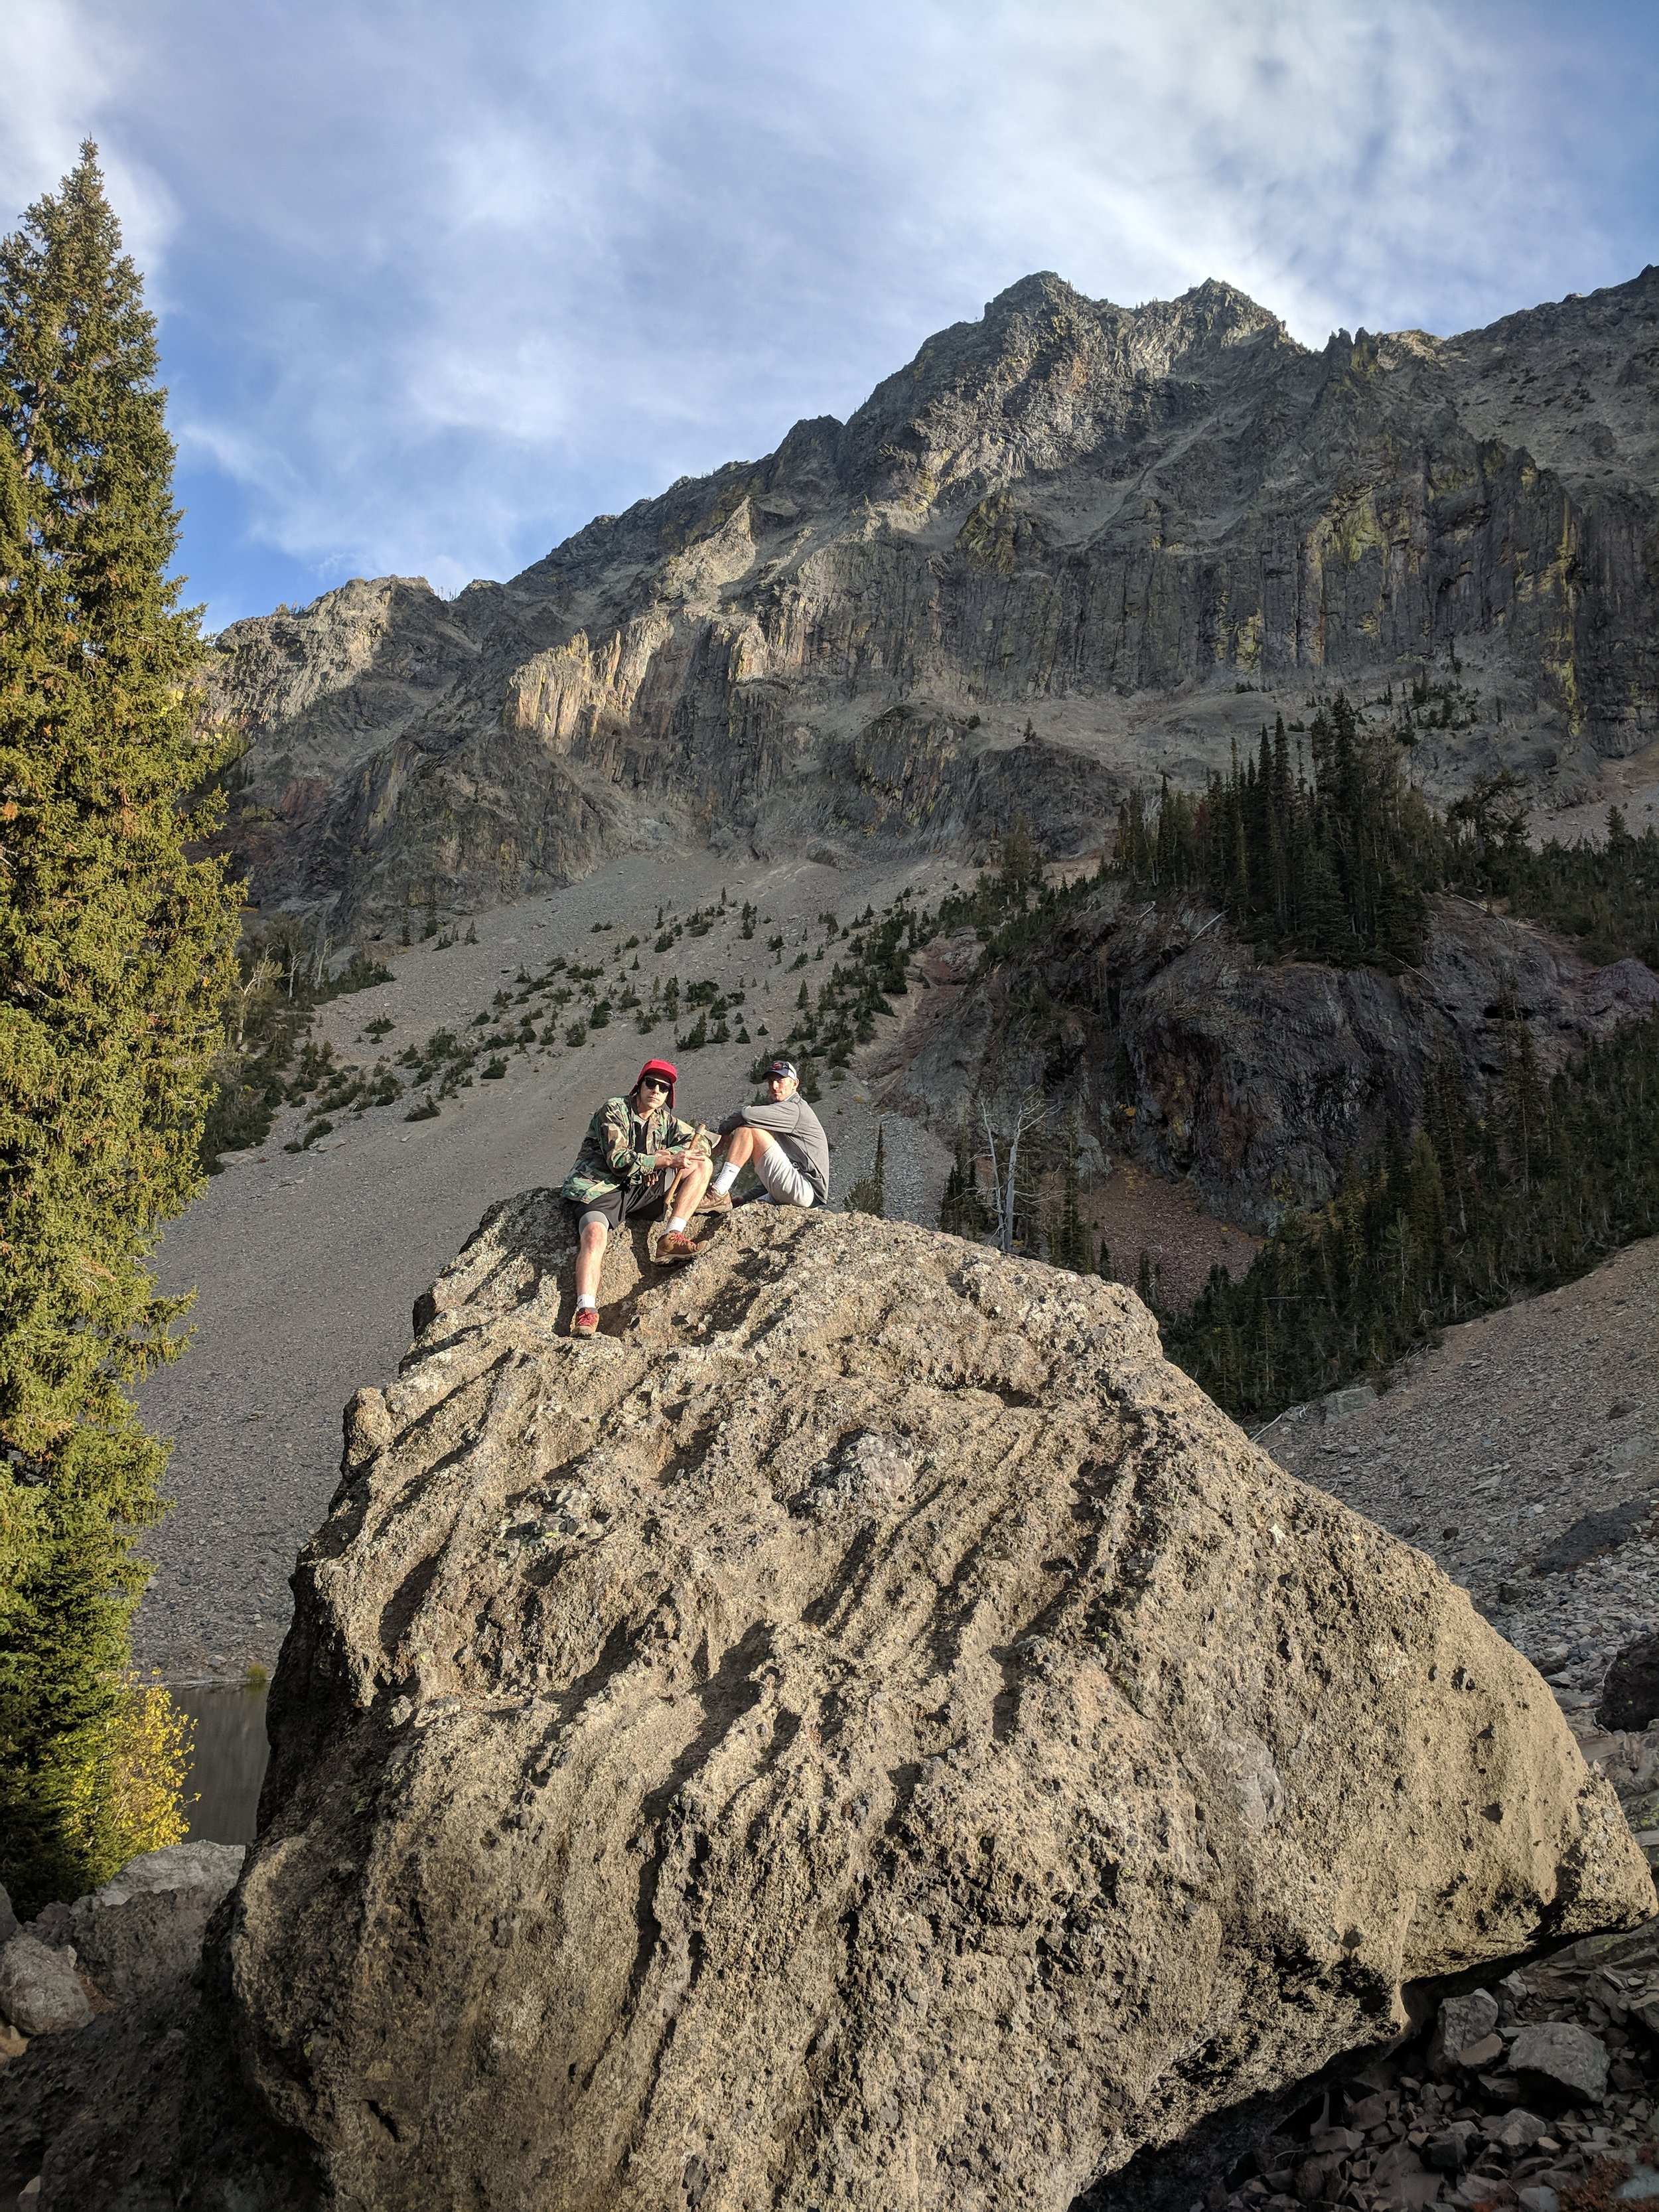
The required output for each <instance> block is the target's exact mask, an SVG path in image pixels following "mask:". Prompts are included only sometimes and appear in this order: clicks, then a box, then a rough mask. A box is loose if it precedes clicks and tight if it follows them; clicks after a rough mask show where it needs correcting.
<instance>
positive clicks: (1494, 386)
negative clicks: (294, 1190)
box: [213, 269, 1659, 937]
mask: <svg viewBox="0 0 1659 2212" xmlns="http://www.w3.org/2000/svg"><path fill="white" fill-rule="evenodd" d="M1656 363H1659V270H1654V269H1649V270H1644V273H1643V274H1642V275H1641V276H1639V277H1638V278H1636V279H1635V280H1634V281H1633V282H1632V283H1627V284H1623V285H1619V286H1615V287H1613V288H1610V289H1607V290H1603V291H1599V292H1595V293H1592V294H1590V295H1588V296H1587V297H1584V298H1573V299H1568V300H1565V301H1560V302H1558V303H1556V304H1554V305H1552V306H1547V307H1538V308H1535V309H1533V310H1530V311H1528V313H1523V314H1517V315H1512V316H1510V317H1508V318H1506V319H1504V321H1503V322H1501V323H1498V324H1496V325H1493V326H1492V328H1491V329H1490V330H1486V331H1474V332H1471V333H1468V334H1466V335H1464V336H1462V337H1455V338H1450V339H1444V340H1443V339H1439V338H1435V337H1429V336H1427V335H1425V333H1423V332H1421V331H1404V332H1399V333H1396V334H1394V335H1392V336H1381V337H1374V336H1368V335H1367V334H1366V333H1365V332H1364V331H1361V332H1360V333H1359V334H1358V337H1350V336H1349V335H1348V333H1347V332H1346V331H1342V332H1339V333H1338V334H1337V335H1336V336H1335V337H1333V338H1332V339H1331V341H1330V343H1328V345H1327V346H1326V347H1324V348H1323V349H1322V350H1319V351H1313V350H1310V349H1308V348H1306V347H1304V346H1302V345H1300V344H1298V343H1297V342H1296V341H1295V340H1294V339H1293V338H1291V336H1290V335H1289V333H1288V332H1287V331H1286V330H1285V326H1284V325H1283V324H1282V323H1280V322H1279V320H1278V319H1277V318H1276V317H1274V316H1273V315H1272V314H1271V313H1268V312H1267V310H1266V309H1264V308H1262V307H1258V306H1256V305H1255V303H1254V302H1253V301H1250V300H1248V299H1246V298H1245V297H1244V296H1243V295H1242V294H1241V293H1238V292H1237V291H1234V290H1233V289H1231V288H1230V287H1228V286H1227V285H1225V284H1222V283H1205V284H1202V285H1200V286H1199V287H1197V288H1196V289H1194V290H1193V291H1191V292H1188V293H1187V294H1186V295H1183V296H1182V298H1181V299H1179V300H1176V301H1167V302H1166V301H1154V302H1152V303H1149V304H1148V305H1146V306H1145V307H1139V308H1135V309H1133V310H1130V309H1124V308H1121V307H1114V306H1113V305H1111V304H1110V302H1109V301H1091V300H1087V299H1085V298H1084V297H1082V296H1081V295H1079V293H1077V292H1075V291H1073V289H1072V288H1071V287H1070V286H1069V285H1067V284H1066V283H1062V282H1061V281H1060V278H1058V277H1056V276H1048V275H1043V276H1030V277H1027V278H1025V279H1024V281H1023V282H1021V283H1018V284H1016V285H1014V286H1012V288H1011V289H1009V290H1008V291H1006V292H1005V293H1003V294H1002V295H1000V297H999V298H998V299H995V300H994V301H991V302H990V304H989V306H988V307H987V309H986V311H985V313H984V316H983V317H982V319H981V320H979V321H977V322H974V323H959V324H957V325H953V326H952V327H951V329H949V330H946V331H941V332H939V334H938V335H937V336H936V337H933V338H930V339H929V340H928V342H927V344H926V345H925V346H924V347H923V348H922V349H921V352H920V353H919V354H918V355H917V356H916V358H915V361H913V362H911V363H910V364H909V365H908V368H904V369H902V370H901V371H900V372H899V373H898V374H896V375H895V376H892V377H890V378H888V379H887V380H886V381H885V382H884V383H883V384H881V385H880V386H878V388H877V390H876V391H875V392H873V393H872V396H871V398H869V400H868V401H866V404H864V406H862V407H861V408H860V409H859V410H858V411H857V412H856V413H855V414H854V416H853V417H852V418H851V420H850V421H848V422H845V423H842V422H836V421H835V420H834V419H832V418H829V417H825V418H823V419H821V420H818V421H814V422H800V423H798V424H797V425H796V426H795V428H793V430H792V431H791V432H790V433H789V435H788V436H787V438H786V439H785V440H784V441H783V443H782V444H781V446H780V447H778V449H777V451H776V452H775V453H771V454H769V455H768V456H767V457H766V458H765V459H763V460H759V461H756V462H753V463H748V462H733V463H732V464H730V465H727V466H726V467H725V468H722V469H720V470H719V471H716V472H715V473H714V475H713V476H711V477H702V478H699V479H697V480H695V481H693V480H690V479H685V480H683V481H682V482H681V483H678V484H676V485H674V486H673V487H672V488H671V489H669V490H668V491H667V492H665V493H664V494H663V495H661V497H659V498H657V499H653V500H642V501H640V502H639V503H638V504H637V505H636V506H635V507H630V508H629V511H628V512H627V513H625V514H623V515H620V516H614V515H613V516H601V517H599V519H598V520H595V521H593V522H592V523H590V524H589V525H588V526H586V528H585V529H583V530H581V531H579V532H577V533H576V534H575V535H574V537H573V538H569V539H568V540H567V541H566V542H565V543H564V544H562V545H560V546H559V547H557V548H556V550H554V551H553V552H551V553H550V554H549V555H548V556H547V557H546V558H545V559H544V560H543V561H540V562H537V563H536V564H535V565H534V566H533V567H532V568H527V569H526V570H525V571H524V573H523V574H521V575H519V576H517V577H515V578H514V579H513V580H512V581H511V582H510V583H508V584H505V585H501V584H493V583H477V584H473V585H471V586H469V587H468V588H467V589H466V590H465V592H462V593H460V595H459V597H458V598H457V599H454V600H453V601H451V602H445V601H443V600H441V599H439V598H438V597H437V595H436V594H435V592H432V591H431V590H430V588H429V587H428V586H427V585H426V584H425V583H424V582H422V581H421V580H418V579H415V580H411V579H408V578H398V577H388V578H382V579H381V580H379V581H378V582H374V583H364V582H356V583H351V584H348V585H346V586H343V587H342V588H340V589H339V590H337V591H334V592H329V593H327V594H326V595H325V597H324V598H322V599H319V600H318V601H317V602H316V603H315V604H314V605H312V606H310V607H307V608H306V609H303V610H301V611H298V612H295V611H289V610H283V611H278V612H277V613H275V614H272V615H269V616H264V617H258V618H255V619H252V620H249V621H246V622H243V623H236V624H234V626H233V627H232V628H231V629H228V630H227V631H225V632H224V633H223V635H222V637H221V638H220V640H219V641H218V646H219V650H218V655H217V663H216V672H215V675H214V678H213V700H214V704H215V706H216V708H217V710H218V711H220V712H221V713H222V714H225V715H227V716H228V717H229V718H231V719H232V720H234V721H235V722H236V723H237V724H239V725H240V727H241V728H242V729H243V731H244V732H246V737H247V739H248V750H247V753H246V758H245V759H244V761H243V763H241V766H240V769H239V771H238V773H237V775H236V777H235V779H234V781H235V783H236V789H235V791H234V794H233V796H234V807H233V820H232V823H231V828H230V831H229V836H230V839H231V842H233V844H234V848H235V850H236V851H237V852H238V854H240V857H241V860H242V861H243V863H244V864H245V865H246V866H247V868H248V869H249V870H250V871H251V873H252V880H253V884H254V886H255V890H256V893H257V895H258V896H259V897H260V898H261V899H262V900H264V901H266V902H270V901H273V900H276V899H281V898H289V899H292V900H295V901H297V902H300V903H301V904H308V905H313V906H320V907H324V908H330V909H331V912H332V915H333V918H334V924H335V933H336V936H337V937H338V936H339V935H340V934H341V933H342V932H343V931H351V932H354V933H356V932H362V931H366V930H368V929H371V928H385V927H393V926H395V925H396V923H397V922H398V918H399V917H400V916H407V915H410V913H411V911H413V912H416V913H421V912H425V911H428V910H430V911H432V912H433V913H434V914H435V915H439V916H441V917H444V918H447V917H448V916H449V915H452V914H453V913H455V912H458V911H463V912H464V911H469V910H472V909H476V908H481V907H484V906H488V905H491V904H494V903H496V902H499V901H501V900H503V899H507V898H510V897H513V896H517V895H518V894H520V893H521V892H524V891H526V890H535V889H538V888H541V887H544V886H545V885H547V884H550V883H560V882H565V881H568V880H569V879H571V878H573V877H574V876H577V875H580V874H583V873H585V872H586V871H587V870H588V869H590V868H591V867H592V866H593V865H594V864H595V862H596V861H597V860H599V858H600V857H601V856H602V855H603V854H605V853H607V852H611V851H615V850H617V849H618V848H621V847H624V846H638V845H647V846H648V845H650V844H651V843H653V842H660V841H662V840H664V839H665V838H670V837H678V838H684V837H685V836H687V835H689V834H707V835H708V836H711V837H712V838H714V839H715V840H716V841H726V842H727V843H729V844H735V845H737V846H738V848H740V849H741V848H744V847H746V846H747V845H753V846H755V847H756V848H757V849H781V848H783V847H786V846H787V847H790V848H796V849H803V850H805V849H811V848H813V847H814V846H815V845H817V846H821V847H822V848H823V849H825V850H828V851H829V852H831V853H833V852H835V851H836V849H838V848H842V849H845V848H846V847H847V846H848V843H849V842H850V841H853V840H857V841H858V847H859V849H860V850H862V851H867V849H868V848H867V847H866V846H865V844H864V840H865V839H866V837H867V836H878V837H881V838H884V839H889V840H895V841H898V842H900V843H902V844H903V843H908V844H909V845H912V846H914V845H925V846H931V847H937V846H939V845H940V844H949V843H951V842H952V841H957V840H962V839H967V840H969V841H973V840H976V839H979V838H982V837H984V836H987V834H989V833H990V832H992V831H994V830H995V829H999V828H1006V826H1007V824H1008V823H1009V822H1010V821H1011V820H1012V818H1013V817H1014V815H1015V814H1017V813H1024V815H1025V816H1026V817H1027V818H1028V819H1029V820H1030V823H1032V826H1033V828H1034V829H1036V832H1037V834H1038V836H1039V838H1040V840H1041V841H1042V842H1043V843H1044V844H1045V846H1046V847H1047V848H1048V849H1050V850H1052V851H1056V852H1060V851H1066V850H1071V849H1076V848H1077V847H1078V846H1079V844H1087V843H1089V842H1092V841H1093V840H1094V839H1095V838H1096V837H1097V835H1098V829H1099V824H1100V822H1101V819H1102V817H1103V815H1105V814H1107V813H1108V812H1109V808H1110V806H1111V805H1114V804H1115V800H1116V799H1117V797H1118V796H1119V795H1121V792H1122V790H1123V788H1124V787H1125V786H1126V783H1127V781H1137V782H1141V783H1146V782H1147V781H1155V779H1156V777H1157V775H1158V772H1159V771H1160V770H1164V769H1167V770H1168V771H1169V772H1170V774H1171V775H1173V776H1175V777H1176V780H1177V781H1194V780H1195V779H1197V778H1198V777H1200V775H1201V774H1202V772H1203V770H1204V769H1205V768H1206V767H1207V766H1209V765H1212V764H1224V763H1225V760H1226V758H1227V754H1228V748H1229V745H1230V744H1231V741H1232V740H1233V739H1234V738H1248V737H1249V736H1252V735H1253V734H1254V732H1255V726H1256V723H1257V721H1258V720H1259V719H1260V717H1261V713H1262V711H1263V710H1264V707H1265V708H1266V711H1267V712H1268V714H1269V715H1270V716H1271V712H1272V706H1271V703H1270V702H1264V700H1263V699H1261V697H1258V696H1241V695H1244V694H1255V693H1258V692H1262V691H1267V692H1272V691H1273V690H1275V689H1276V688H1277V687H1279V686H1280V685H1281V684H1282V685H1283V686H1284V687H1285V690H1284V696H1283V699H1282V701H1281V702H1280V703H1282V704H1283V705H1284V707H1285V710H1286V713H1287V714H1292V715H1293V714H1297V712H1298V711H1299V710H1300V708H1302V707H1303V706H1304V704H1305V703H1306V701H1307V698H1308V696H1309V693H1310V690H1321V689H1323V690H1327V691H1329V690H1334V688H1335V687H1336V685H1337V684H1339V683H1340V684H1346V686H1347V687H1348V688H1349V689H1350V690H1355V689H1362V690H1363V689H1364V688H1365V687H1366V686H1371V687H1373V688H1375V689H1376V690H1380V689H1381V687H1382V684H1383V683H1384V682H1385V681H1389V680H1390V679H1391V680H1393V681H1394V682H1395V684H1396V686H1398V685H1399V684H1401V683H1402V682H1403V681H1405V680H1407V678H1410V679H1411V680H1413V681H1415V680H1416V679H1417V678H1419V677H1422V678H1425V680H1430V679H1431V680H1432V682H1433V684H1436V685H1437V686H1438V687H1439V694H1438V696H1441V697H1442V707H1441V709H1440V711H1438V712H1437V714H1436V716H1435V717H1434V720H1433V726H1431V727H1429V728H1425V730H1424V731H1423V732H1422V734H1421V737H1420V738H1419V746H1418V750H1417V753H1416V755H1415V756H1414V762H1413V767H1414V772H1415V773H1416V774H1417V775H1419V777H1420V778H1421V780H1422V781H1424V782H1425V785H1426V787H1428V788H1429V789H1430V790H1431V792H1434V793H1441V794H1443V793H1447V792H1449V791H1452V790H1455V789H1457V788H1460V787H1462V784H1463V783H1464V782H1465V781H1467V779H1468V776H1469V775H1470V774H1471V773H1473V772H1475V771H1477V770H1481V771H1484V770H1486V769H1492V768H1493V767H1496V766H1498V765H1500V764H1505V765H1508V766H1510V767H1512V768H1515V769H1519V770H1521V771H1522V772H1523V773H1524V774H1526V775H1528V776H1529V777H1531V778H1532V779H1533V780H1534V782H1535V783H1536V784H1537V785H1538V786H1539V787H1540V789H1541V793H1543V794H1544V795H1545V796H1546V798H1547V802H1548V803H1549V804H1550V805H1557V806H1565V805H1572V804H1575V803H1577V801H1580V800H1583V799H1590V798H1593V797H1595V796H1596V795H1597V794H1598V793H1600V794H1601V795H1602V796H1607V795H1616V794H1615V793H1614V792H1613V785H1612V784H1611V783H1610V782H1609V781H1608V780H1607V776H1606V775H1605V774H1604V763H1606V762H1607V761H1608V760H1610V759H1620V758H1628V757H1632V756H1634V755H1637V754H1638V753H1640V752H1642V751H1643V750H1644V749H1645V748H1647V747H1650V745H1652V744H1653V743H1654V740H1655V738H1656V735H1659V648H1656V644H1655V640H1656V638H1659V620H1656V613H1659V607H1656V594H1659V562H1656V559H1655V544H1656V537H1655V531H1656V494H1659V439H1656V434H1655V430H1654V424H1655V422H1656V419H1659V416H1656V409H1655V404H1654V402H1655V398H1656V380H1659V367H1656ZM1477 694H1478V695H1479V696H1478V698H1477V696H1476V695H1477ZM1028 729H1029V732H1030V734H1029V736H1028V734H1027V732H1028Z"/></svg>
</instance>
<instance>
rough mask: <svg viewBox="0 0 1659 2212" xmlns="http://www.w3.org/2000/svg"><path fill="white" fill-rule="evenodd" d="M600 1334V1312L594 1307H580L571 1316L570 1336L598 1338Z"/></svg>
mask: <svg viewBox="0 0 1659 2212" xmlns="http://www.w3.org/2000/svg"><path fill="white" fill-rule="evenodd" d="M570 1334H572V1336H597V1335H598V1334H599V1312H598V1310H597V1309H596V1308H595V1307H593V1306H578V1307H577V1309H576V1310H575V1312H574V1313H573V1314H572V1315H571V1316H570Z"/></svg>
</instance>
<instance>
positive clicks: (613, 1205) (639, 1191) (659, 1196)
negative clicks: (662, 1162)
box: [565, 1168, 670, 1229]
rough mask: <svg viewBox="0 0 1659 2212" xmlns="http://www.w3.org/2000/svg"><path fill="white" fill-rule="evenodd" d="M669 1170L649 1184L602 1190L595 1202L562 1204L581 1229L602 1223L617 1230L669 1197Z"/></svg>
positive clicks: (652, 1179)
mask: <svg viewBox="0 0 1659 2212" xmlns="http://www.w3.org/2000/svg"><path fill="white" fill-rule="evenodd" d="M669 1180H670V1178H669V1175H668V1170H666V1168H665V1169H664V1170H662V1172H661V1173H660V1174H659V1175H653V1176H652V1178H651V1180H650V1181H649V1182H635V1183H629V1184H626V1185H624V1186H623V1187H622V1188H618V1189H617V1190H602V1191H601V1192H600V1193H599V1195H598V1196H597V1197H596V1198H568V1199H566V1200H565V1204H566V1205H567V1206H568V1207H569V1208H570V1211H571V1212H573V1213H574V1215H575V1217H576V1225H577V1227H578V1228H580V1226H581V1225H582V1223H583V1222H584V1221H589V1220H595V1219H597V1220H599V1221H603V1222H604V1223H605V1226H606V1227H607V1228H608V1229H620V1228H621V1227H622V1225H623V1222H624V1221H626V1220H627V1219H628V1218H629V1215H630V1214H634V1213H648V1212H650V1211H651V1209H652V1207H653V1206H660V1205H661V1204H662V1202H663V1200H664V1199H665V1198H666V1197H667V1195H668V1185H669Z"/></svg>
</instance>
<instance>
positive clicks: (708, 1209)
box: [691, 1190, 732, 1213]
mask: <svg viewBox="0 0 1659 2212" xmlns="http://www.w3.org/2000/svg"><path fill="white" fill-rule="evenodd" d="M691 1210H692V1212H694V1213H730V1212H731V1211H732V1194H731V1192H730V1191H729V1190H706V1191H704V1193H703V1194H702V1197H701V1198H700V1199H699V1200H697V1202H696V1206H693V1207H692V1209H691Z"/></svg>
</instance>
